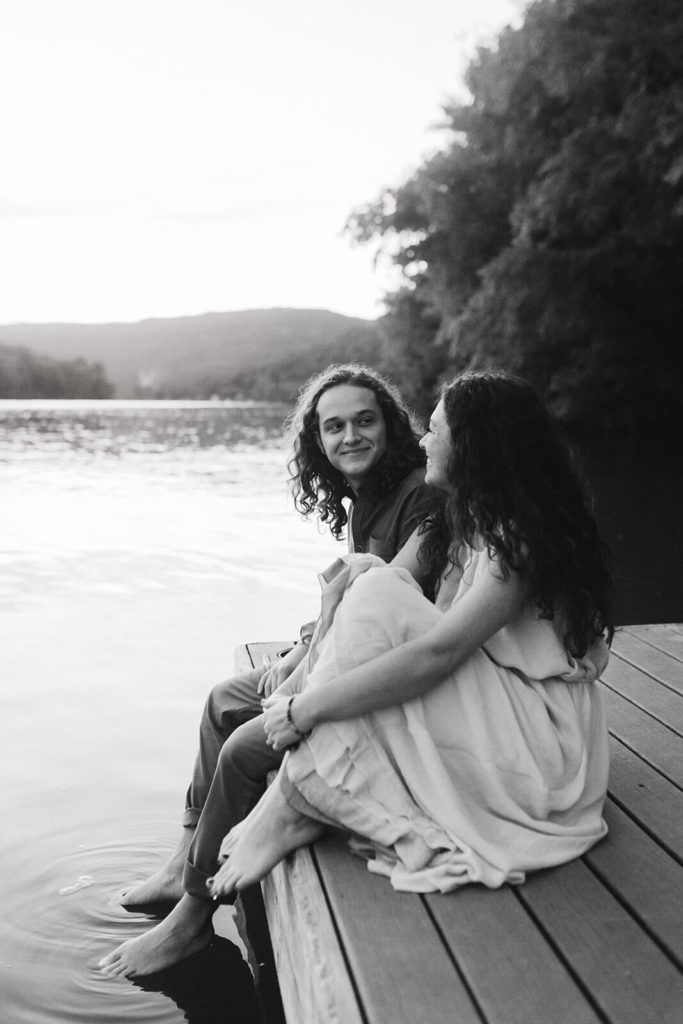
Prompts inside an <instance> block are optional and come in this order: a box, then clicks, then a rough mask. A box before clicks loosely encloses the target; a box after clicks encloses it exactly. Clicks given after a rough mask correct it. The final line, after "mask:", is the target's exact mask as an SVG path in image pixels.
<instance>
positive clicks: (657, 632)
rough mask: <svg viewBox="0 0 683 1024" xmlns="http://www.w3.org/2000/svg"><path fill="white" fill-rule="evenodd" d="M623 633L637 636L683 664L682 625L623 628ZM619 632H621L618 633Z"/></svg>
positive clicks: (670, 624) (669, 623) (675, 623)
mask: <svg viewBox="0 0 683 1024" xmlns="http://www.w3.org/2000/svg"><path fill="white" fill-rule="evenodd" d="M624 631H625V632H627V633H631V634H633V636H637V637H638V638H639V639H640V640H644V641H645V642H646V643H648V644H651V645H652V646H653V647H656V648H657V650H660V651H666V653H667V654H670V655H671V657H672V658H676V659H677V660H678V661H680V662H682V663H683V624H682V623H680V622H665V623H658V624H656V625H655V624H653V625H645V626H625V627H624ZM620 632H621V631H620Z"/></svg>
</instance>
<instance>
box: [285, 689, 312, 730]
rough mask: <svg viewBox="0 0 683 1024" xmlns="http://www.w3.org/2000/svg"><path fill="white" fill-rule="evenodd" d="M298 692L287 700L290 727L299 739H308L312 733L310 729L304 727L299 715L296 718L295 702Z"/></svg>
mask: <svg viewBox="0 0 683 1024" xmlns="http://www.w3.org/2000/svg"><path fill="white" fill-rule="evenodd" d="M296 696H297V695H296V694H294V695H293V696H291V697H290V698H289V700H288V701H287V722H288V723H289V726H290V728H291V729H292V731H293V732H294V733H295V735H296V736H297V739H300V740H306V739H308V737H309V736H310V735H311V730H310V729H303V728H302V727H301V723H300V721H299V719H298V717H297V718H296V719H295V718H294V702H295V700H296Z"/></svg>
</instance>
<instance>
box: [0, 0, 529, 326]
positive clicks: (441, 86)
mask: <svg viewBox="0 0 683 1024" xmlns="http://www.w3.org/2000/svg"><path fill="white" fill-rule="evenodd" d="M522 9H523V0H420V2H419V3H417V2H416V0H239V2H238V0H0V96H2V101H1V102H0V139H1V140H2V157H1V159H0V282H1V284H0V324H3V323H5V324H7V323H19V322H33V323H41V322H42V323H45V322H54V321H57V322H82V323H89V322H90V323H101V322H110V321H134V320H141V319H145V318H147V317H175V316H185V315H195V314H200V313H204V312H209V311H228V310H241V309H254V308H270V307H276V306H288V307H299V308H318V309H331V310H334V311H335V312H339V313H345V314H347V315H349V316H361V317H375V316H378V315H380V314H381V312H382V295H383V294H384V292H385V291H386V290H387V289H388V288H391V287H392V285H393V284H395V283H396V279H395V277H394V276H393V275H394V274H395V271H392V268H391V267H390V265H389V263H388V261H385V262H384V263H382V262H381V261H380V263H379V265H378V266H375V265H374V259H373V257H374V250H373V249H372V248H371V247H367V246H363V247H359V246H355V245H353V244H352V241H351V239H350V238H349V237H348V235H346V234H345V233H344V230H343V229H344V224H345V223H346V221H347V218H348V216H349V214H350V213H351V211H352V210H353V209H356V208H358V207H359V206H362V205H363V204H365V203H367V202H370V201H371V200H373V199H374V198H375V197H376V196H377V195H378V194H379V193H380V192H381V190H382V189H383V188H385V187H391V186H396V185H399V184H401V182H402V181H404V180H405V179H406V178H407V177H408V176H409V175H410V174H411V173H412V172H413V171H414V170H415V169H416V168H417V167H418V166H419V165H420V164H421V162H422V161H423V160H424V159H426V158H428V157H429V156H430V155H431V154H433V153H434V152H435V151H436V150H438V149H439V148H440V146H442V145H443V144H444V141H445V136H444V133H443V130H440V129H439V122H440V120H441V110H442V106H443V104H444V103H445V102H447V101H448V100H449V99H450V98H452V97H461V98H462V97H464V96H465V95H466V94H465V92H464V86H463V78H464V72H465V69H466V67H467V63H468V61H469V59H470V58H471V56H472V55H473V54H474V53H475V52H476V46H477V45H478V44H479V43H484V44H485V43H487V42H489V43H490V42H492V41H493V40H494V39H495V37H496V35H497V33H498V32H499V31H500V30H501V29H502V28H503V27H504V26H505V25H506V24H510V23H512V24H517V23H519V20H520V12H521V11H522Z"/></svg>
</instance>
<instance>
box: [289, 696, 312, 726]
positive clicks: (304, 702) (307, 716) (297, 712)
mask: <svg viewBox="0 0 683 1024" xmlns="http://www.w3.org/2000/svg"><path fill="white" fill-rule="evenodd" d="M311 696H312V694H309V693H298V694H296V701H295V702H294V705H293V707H292V709H291V712H292V715H293V717H294V721H295V723H296V725H297V728H298V729H299V730H300V731H301V732H305V733H309V732H311V730H312V729H313V728H315V726H316V725H317V724H318V720H317V718H316V717H315V714H313V713H312V708H311V699H310V698H311Z"/></svg>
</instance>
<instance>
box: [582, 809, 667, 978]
mask: <svg viewBox="0 0 683 1024" xmlns="http://www.w3.org/2000/svg"><path fill="white" fill-rule="evenodd" d="M605 820H606V821H607V824H608V826H609V830H610V831H609V835H608V836H607V838H606V839H604V840H603V841H602V842H600V843H598V844H597V846H594V847H593V849H592V850H589V852H588V853H587V854H586V855H585V857H584V860H585V861H586V863H587V864H588V865H589V866H590V868H591V869H592V870H593V871H595V872H596V874H597V875H598V876H599V877H600V878H601V879H602V881H603V882H604V883H605V884H606V885H607V887H608V888H609V889H610V891H611V892H613V893H614V894H615V895H617V896H618V898H619V900H620V901H621V902H622V903H623V904H624V905H625V906H627V907H628V909H629V911H630V912H631V914H633V916H634V917H636V918H637V919H638V920H639V921H640V922H641V923H642V924H643V925H644V926H645V927H646V928H647V930H648V932H649V933H650V935H652V936H653V937H654V938H655V939H656V940H657V941H658V942H659V943H660V944H661V945H662V946H663V947H665V948H666V949H667V950H668V952H669V954H670V955H671V957H672V958H673V959H674V960H675V961H676V962H677V963H678V964H679V966H680V965H681V964H683V916H682V915H681V908H680V896H681V894H682V893H683V869H681V866H680V865H679V864H677V863H676V861H675V860H674V859H673V858H672V857H670V856H669V855H668V854H667V853H666V852H665V851H664V850H662V848H661V847H659V846H658V845H657V844H656V843H655V842H654V841H653V840H652V839H651V838H650V837H649V836H647V835H646V834H645V833H644V832H643V831H641V829H639V828H638V826H637V825H636V824H635V822H633V821H632V820H631V819H630V818H629V817H628V815H626V814H625V813H624V812H623V811H622V810H621V809H620V808H619V807H617V806H616V804H614V803H613V802H612V801H610V800H608V801H607V805H606V807H605ZM676 894H678V896H679V898H678V899H676Z"/></svg>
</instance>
